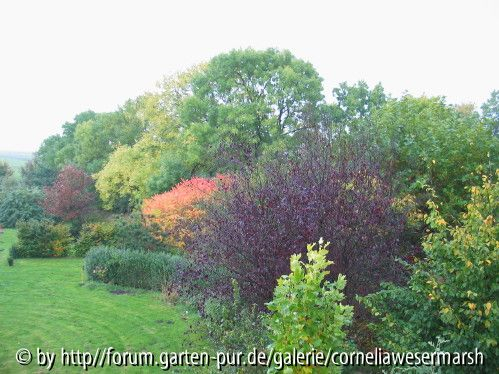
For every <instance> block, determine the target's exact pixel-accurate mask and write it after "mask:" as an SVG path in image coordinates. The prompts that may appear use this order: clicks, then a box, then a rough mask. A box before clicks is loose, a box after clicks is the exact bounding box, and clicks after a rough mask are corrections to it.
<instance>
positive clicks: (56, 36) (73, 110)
mask: <svg viewBox="0 0 499 374" xmlns="http://www.w3.org/2000/svg"><path fill="white" fill-rule="evenodd" d="M249 46H251V47H253V48H257V49H263V48H267V47H277V48H280V49H289V50H290V51H291V52H292V53H293V54H295V55H296V56H297V57H300V58H303V59H305V60H307V61H310V62H311V63H312V64H313V65H314V66H315V68H316V69H317V71H318V72H319V74H320V75H321V76H322V77H323V78H324V85H325V90H326V94H327V95H328V96H330V91H331V89H332V88H333V87H335V86H336V85H337V84H338V83H339V82H342V81H348V82H350V83H353V82H356V81H358V80H361V79H362V80H365V81H367V82H368V83H369V84H370V85H373V84H375V83H377V82H381V83H382V84H383V86H384V87H385V89H386V90H387V91H388V92H390V93H392V94H393V95H395V96H398V95H400V94H401V93H402V92H403V91H405V90H407V91H408V92H409V93H411V94H414V95H420V94H423V93H425V94H427V95H444V96H446V97H447V98H448V101H449V102H450V103H462V102H474V103H475V104H481V103H482V102H483V101H485V100H486V99H487V98H488V96H489V94H490V92H491V91H492V90H493V89H499V73H498V68H499V1H495V0H488V1H486V0H484V1H477V0H469V1H456V0H454V1H437V0H433V1H421V0H414V1H402V0H398V1H380V0H377V1H368V0H366V1H346V0H345V1H312V0H303V1H299V2H298V1H289V0H288V1H271V0H267V1H260V0H247V1H237V0H230V1H229V0H228V1H216V0H211V1H206V0H205V1H191V0H182V1H177V0H175V1H167V0H164V1H145V0H136V1H124V0H118V1H109V0H106V1H104V0H100V1H99V0H97V1H90V0H83V1H68V0H62V1H49V0H44V1H39V0H38V1H22V0H21V1H19V0H2V1H1V3H0V150H17V151H34V150H36V149H37V148H38V146H39V145H40V143H41V142H42V140H43V139H44V138H46V137H47V136H49V135H52V134H55V133H58V132H60V128H61V125H62V124H63V123H64V122H65V121H69V120H72V118H73V117H74V115H75V114H77V113H79V112H81V111H84V110H87V109H92V110H95V111H112V110H115V109H116V108H117V106H118V105H120V104H122V103H123V102H124V101H125V100H126V99H128V98H133V97H136V96H138V95H140V94H142V93H143V92H145V91H147V90H152V89H154V87H155V82H156V81H158V80H160V79H161V77H162V76H163V75H166V74H170V73H173V72H175V71H178V70H183V69H184V68H187V67H189V66H191V65H193V64H196V63H199V62H202V61H207V60H209V58H211V57H213V56H214V55H216V54H218V53H221V52H225V51H228V50H230V49H233V48H245V47H249Z"/></svg>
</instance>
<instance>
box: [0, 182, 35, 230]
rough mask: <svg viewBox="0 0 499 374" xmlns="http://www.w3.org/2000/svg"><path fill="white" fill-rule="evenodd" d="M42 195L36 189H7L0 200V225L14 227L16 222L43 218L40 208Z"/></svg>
mask: <svg viewBox="0 0 499 374" xmlns="http://www.w3.org/2000/svg"><path fill="white" fill-rule="evenodd" d="M42 198H43V195H42V193H41V192H40V191H39V190H38V189H31V188H27V187H20V188H15V189H8V190H7V191H6V192H4V193H2V198H1V199H0V225H3V226H4V227H15V225H16V222H17V221H18V220H27V219H30V218H32V219H41V218H43V217H44V212H43V209H42V208H41V207H40V205H39V204H40V203H41V200H42Z"/></svg>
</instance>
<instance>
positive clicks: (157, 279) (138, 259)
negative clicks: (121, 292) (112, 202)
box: [84, 247, 187, 290]
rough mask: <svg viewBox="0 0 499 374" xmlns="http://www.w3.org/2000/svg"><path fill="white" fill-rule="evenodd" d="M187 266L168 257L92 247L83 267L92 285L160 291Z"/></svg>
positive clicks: (179, 257)
mask: <svg viewBox="0 0 499 374" xmlns="http://www.w3.org/2000/svg"><path fill="white" fill-rule="evenodd" d="M186 265H187V260H186V259H185V258H184V257H182V256H179V255H174V254H169V253H163V252H158V253H154V252H144V251H133V250H127V249H115V248H110V247H95V248H92V249H91V250H90V251H89V252H88V253H87V255H86V256H85V265H84V266H85V272H86V273H87V275H88V277H89V279H92V280H95V281H100V282H105V283H113V284H118V285H121V286H127V287H135V288H144V289H149V290H161V288H162V286H163V285H165V284H170V283H171V282H173V281H174V279H175V275H176V274H177V273H178V272H179V271H181V269H183V268H184V267H186Z"/></svg>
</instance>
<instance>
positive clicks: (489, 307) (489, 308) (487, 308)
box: [485, 301, 492, 316]
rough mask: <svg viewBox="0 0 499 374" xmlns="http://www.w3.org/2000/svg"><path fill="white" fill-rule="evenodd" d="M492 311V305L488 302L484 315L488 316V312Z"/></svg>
mask: <svg viewBox="0 0 499 374" xmlns="http://www.w3.org/2000/svg"><path fill="white" fill-rule="evenodd" d="M491 309H492V303H491V302H490V301H489V302H488V303H486V304H485V315H486V316H488V315H489V314H490V310H491Z"/></svg>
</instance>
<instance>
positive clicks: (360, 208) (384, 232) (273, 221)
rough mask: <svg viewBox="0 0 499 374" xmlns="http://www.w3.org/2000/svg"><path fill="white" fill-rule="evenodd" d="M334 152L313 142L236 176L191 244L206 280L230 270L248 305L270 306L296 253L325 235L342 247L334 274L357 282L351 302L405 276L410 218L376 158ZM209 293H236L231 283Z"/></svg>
mask: <svg viewBox="0 0 499 374" xmlns="http://www.w3.org/2000/svg"><path fill="white" fill-rule="evenodd" d="M333 149H334V146H332V145H330V144H328V143H326V142H323V141H321V140H318V139H315V140H314V139H311V140H310V141H309V142H307V143H306V145H304V146H303V147H301V148H300V149H299V151H298V152H297V153H295V154H291V153H290V152H288V153H285V154H281V155H280V156H279V157H276V158H275V159H274V160H268V161H266V162H265V163H262V164H261V165H260V166H258V167H251V168H248V169H246V170H244V171H242V172H241V173H240V174H239V175H237V176H234V177H231V180H230V183H229V184H228V185H227V186H226V188H224V189H223V191H220V193H217V194H216V195H214V197H215V198H214V199H213V202H210V204H205V205H206V206H204V209H205V211H206V214H205V215H203V217H202V219H201V220H200V221H199V223H196V224H195V225H194V226H195V227H194V228H193V230H195V231H194V235H192V236H191V237H190V238H191V239H190V240H189V241H188V242H187V246H186V249H187V250H188V251H189V252H191V253H192V257H193V258H194V259H195V261H194V262H195V263H196V264H197V266H198V271H199V272H200V276H204V275H205V273H206V272H215V269H218V268H222V269H224V271H225V272H226V273H227V276H228V277H229V279H230V277H232V278H235V279H236V280H237V282H238V284H239V285H240V287H241V290H242V292H241V295H242V297H243V299H245V301H248V302H250V303H257V304H259V305H261V306H263V304H264V303H265V302H268V301H269V300H270V299H271V298H272V292H273V289H274V287H275V283H276V279H277V278H278V277H279V276H281V275H282V274H285V273H287V272H288V271H289V260H288V259H289V257H290V255H291V254H293V253H302V252H303V251H304V248H306V244H307V242H308V243H310V242H312V241H313V240H314V239H313V238H314V237H315V238H317V237H324V238H326V239H327V240H328V241H331V242H332V243H334V245H335V251H334V252H332V253H330V254H329V256H330V259H331V260H333V261H334V266H333V268H332V273H333V274H334V275H335V276H336V275H338V274H339V273H342V274H346V276H347V277H348V279H349V284H348V285H347V288H346V294H347V297H348V299H349V301H350V300H353V299H354V296H355V295H356V294H367V293H369V292H372V290H375V289H376V288H377V287H378V285H379V282H380V281H382V280H387V279H392V280H393V279H395V278H396V277H399V276H400V271H398V266H396V263H395V261H394V256H397V255H402V254H403V249H404V248H403V243H401V242H400V241H399V239H400V232H401V229H402V222H403V218H402V217H401V215H399V214H396V213H395V212H394V211H393V210H392V208H391V205H392V194H391V191H390V187H389V185H388V184H387V183H386V182H385V180H384V179H383V177H382V176H381V175H380V174H379V173H377V171H376V164H375V163H374V162H372V160H369V159H362V158H361V157H360V156H358V155H357V156H355V153H354V152H353V151H352V152H350V154H348V158H342V157H339V156H337V155H335V154H334V153H333ZM190 275H191V276H195V273H191V274H190ZM206 292H207V294H209V293H210V292H211V293H213V292H214V293H216V294H217V295H220V294H223V295H228V294H230V292H231V290H230V287H227V281H226V280H225V281H221V282H219V284H218V285H214V286H213V287H212V289H211V290H207V291H206Z"/></svg>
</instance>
